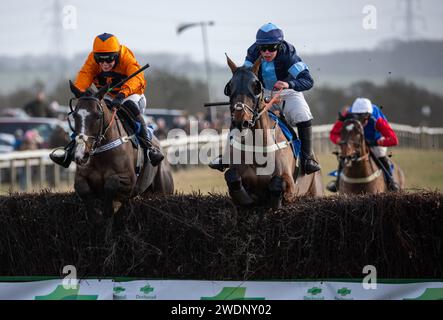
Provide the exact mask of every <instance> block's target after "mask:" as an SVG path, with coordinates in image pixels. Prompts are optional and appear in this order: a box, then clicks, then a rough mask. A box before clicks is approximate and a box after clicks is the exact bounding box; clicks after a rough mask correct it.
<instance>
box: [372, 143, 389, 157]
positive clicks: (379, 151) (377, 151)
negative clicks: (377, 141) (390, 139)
mask: <svg viewBox="0 0 443 320" xmlns="http://www.w3.org/2000/svg"><path fill="white" fill-rule="evenodd" d="M371 151H372V153H373V154H374V156H375V157H377V158H382V157H386V155H387V153H388V148H387V147H377V146H374V147H371Z"/></svg>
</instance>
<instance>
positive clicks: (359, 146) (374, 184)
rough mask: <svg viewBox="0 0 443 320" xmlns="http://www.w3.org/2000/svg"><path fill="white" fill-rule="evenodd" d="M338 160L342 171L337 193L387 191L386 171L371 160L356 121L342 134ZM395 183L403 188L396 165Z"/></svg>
mask: <svg viewBox="0 0 443 320" xmlns="http://www.w3.org/2000/svg"><path fill="white" fill-rule="evenodd" d="M339 144H340V148H341V152H340V155H339V158H340V159H339V161H341V162H342V167H343V169H342V172H341V174H340V176H339V185H338V190H339V192H340V193H341V194H360V193H380V192H386V191H387V190H388V188H387V183H386V181H385V177H384V173H383V169H382V168H380V167H378V166H377V164H376V163H375V160H374V159H373V158H372V157H371V155H370V151H369V146H368V145H367V143H366V139H365V134H364V129H363V125H362V124H361V122H360V121H359V120H357V119H348V120H346V121H345V122H344V123H343V128H342V130H341V132H340V142H339ZM393 177H394V180H395V181H396V182H397V183H398V184H399V186H400V188H401V189H404V186H405V179H404V174H403V171H402V170H401V169H400V168H399V167H398V165H395V166H394V172H393Z"/></svg>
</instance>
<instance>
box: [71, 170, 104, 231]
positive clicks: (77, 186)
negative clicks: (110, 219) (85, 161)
mask: <svg viewBox="0 0 443 320" xmlns="http://www.w3.org/2000/svg"><path fill="white" fill-rule="evenodd" d="M74 190H75V192H76V193H77V195H78V196H79V197H80V199H81V200H82V202H83V204H84V205H85V208H86V220H88V221H90V222H93V223H95V222H97V221H98V219H99V216H98V213H97V211H96V208H94V204H95V203H94V193H93V190H92V189H91V187H90V186H89V183H88V181H87V180H86V179H85V178H83V177H76V179H75V182H74Z"/></svg>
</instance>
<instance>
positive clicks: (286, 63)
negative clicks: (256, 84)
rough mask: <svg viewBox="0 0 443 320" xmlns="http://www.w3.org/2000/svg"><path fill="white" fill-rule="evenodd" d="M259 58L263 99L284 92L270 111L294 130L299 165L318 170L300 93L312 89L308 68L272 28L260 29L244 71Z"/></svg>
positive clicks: (218, 160)
mask: <svg viewBox="0 0 443 320" xmlns="http://www.w3.org/2000/svg"><path fill="white" fill-rule="evenodd" d="M260 57H261V58H262V62H261V66H260V69H259V72H258V78H259V80H260V81H261V83H262V84H263V87H264V94H265V97H269V96H271V94H272V91H273V90H280V89H283V91H282V92H281V95H280V96H281V98H282V102H281V103H279V104H278V105H274V106H273V108H272V109H271V110H273V111H276V110H277V111H280V113H281V114H283V115H284V117H285V119H286V121H287V122H288V124H289V125H290V126H292V127H297V129H298V135H299V138H300V141H301V153H300V164H301V166H302V167H303V169H304V172H305V173H306V174H311V173H314V172H316V171H318V170H320V165H319V164H318V162H317V161H316V160H315V159H314V157H313V152H312V119H313V117H312V114H311V110H310V109H309V105H308V103H307V102H306V100H305V98H304V96H303V93H302V92H303V91H307V90H309V89H311V88H312V87H313V85H314V80H313V79H312V77H311V75H310V73H309V68H308V66H307V65H306V64H305V63H304V62H303V61H302V60H301V59H300V57H299V56H298V55H297V52H296V50H295V48H294V46H293V45H292V44H290V43H288V42H286V41H285V40H284V36H283V31H282V30H281V29H280V28H279V27H277V26H276V25H275V24H272V23H267V24H265V25H263V26H262V27H261V28H260V29H259V30H258V31H257V35H256V41H255V43H254V44H253V45H252V46H250V47H249V49H248V52H247V56H246V60H245V63H244V66H245V67H252V65H253V64H254V62H255V61H256V60H257V59H258V58H260ZM209 166H210V167H211V168H213V169H218V170H220V171H223V169H224V167H225V165H223V164H222V157H219V158H216V159H214V160H213V161H212V162H211V163H210V165H209Z"/></svg>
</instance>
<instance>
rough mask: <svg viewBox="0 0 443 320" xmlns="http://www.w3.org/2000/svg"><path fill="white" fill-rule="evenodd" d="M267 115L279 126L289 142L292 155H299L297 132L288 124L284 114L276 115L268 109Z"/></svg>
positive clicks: (299, 143) (299, 144)
mask: <svg viewBox="0 0 443 320" xmlns="http://www.w3.org/2000/svg"><path fill="white" fill-rule="evenodd" d="M268 114H269V117H270V118H271V119H272V120H274V121H275V122H276V123H277V125H278V126H279V127H280V129H281V131H282V132H283V135H284V136H285V138H286V139H287V140H288V142H290V143H291V148H292V152H293V153H294V157H300V152H301V142H300V140H299V139H298V136H297V133H296V132H295V130H294V128H293V127H292V126H290V125H289V124H288V122H287V121H286V119H285V116H284V115H280V116H277V115H276V114H275V113H273V112H272V111H268Z"/></svg>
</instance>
